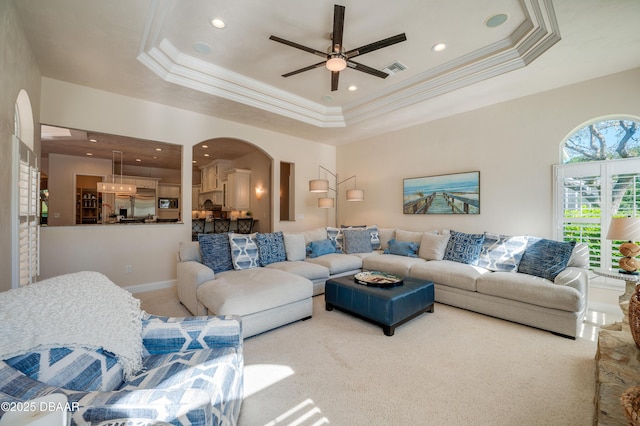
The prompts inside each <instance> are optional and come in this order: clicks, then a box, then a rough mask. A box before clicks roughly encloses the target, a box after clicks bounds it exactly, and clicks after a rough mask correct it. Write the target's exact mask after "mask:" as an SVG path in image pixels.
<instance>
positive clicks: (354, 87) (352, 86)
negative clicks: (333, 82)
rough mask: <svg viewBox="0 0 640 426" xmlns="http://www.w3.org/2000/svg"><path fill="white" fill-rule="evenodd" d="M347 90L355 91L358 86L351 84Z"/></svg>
mask: <svg viewBox="0 0 640 426" xmlns="http://www.w3.org/2000/svg"><path fill="white" fill-rule="evenodd" d="M347 90H348V91H350V92H355V91H356V90H358V86H356V85H354V84H352V85H351V86H349V87H347Z"/></svg>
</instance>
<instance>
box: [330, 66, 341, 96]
mask: <svg viewBox="0 0 640 426" xmlns="http://www.w3.org/2000/svg"><path fill="white" fill-rule="evenodd" d="M339 78H340V71H331V91H332V92H335V91H336V90H338V79H339Z"/></svg>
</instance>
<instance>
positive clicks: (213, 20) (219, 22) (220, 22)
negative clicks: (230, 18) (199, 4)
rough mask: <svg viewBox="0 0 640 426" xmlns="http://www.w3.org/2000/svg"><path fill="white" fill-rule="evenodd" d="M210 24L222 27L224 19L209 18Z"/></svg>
mask: <svg viewBox="0 0 640 426" xmlns="http://www.w3.org/2000/svg"><path fill="white" fill-rule="evenodd" d="M211 25H213V26H214V27H216V28H219V29H222V28H224V27H225V23H224V21H223V20H222V19H220V18H211Z"/></svg>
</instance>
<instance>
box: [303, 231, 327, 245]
mask: <svg viewBox="0 0 640 426" xmlns="http://www.w3.org/2000/svg"><path fill="white" fill-rule="evenodd" d="M302 235H304V244H305V246H308V245H309V243H311V242H312V241H319V240H326V239H327V230H326V229H325V228H316V229H312V230H310V231H304V232H303V233H302Z"/></svg>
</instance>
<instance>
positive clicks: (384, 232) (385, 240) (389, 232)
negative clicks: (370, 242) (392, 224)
mask: <svg viewBox="0 0 640 426" xmlns="http://www.w3.org/2000/svg"><path fill="white" fill-rule="evenodd" d="M396 229H397V228H378V238H379V240H380V250H384V249H386V248H388V247H389V240H392V239H394V238H395V237H396Z"/></svg>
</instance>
